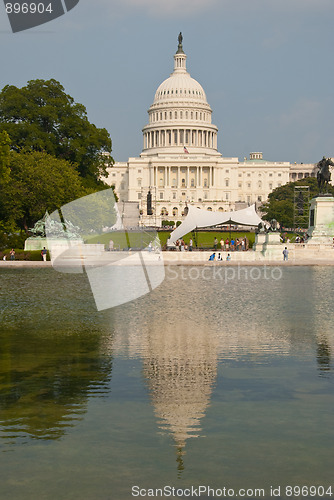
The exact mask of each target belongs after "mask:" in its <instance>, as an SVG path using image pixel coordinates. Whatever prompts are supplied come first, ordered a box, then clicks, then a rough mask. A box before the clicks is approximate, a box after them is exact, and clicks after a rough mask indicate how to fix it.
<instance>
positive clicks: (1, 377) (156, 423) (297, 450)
mask: <svg viewBox="0 0 334 500" xmlns="http://www.w3.org/2000/svg"><path fill="white" fill-rule="evenodd" d="M203 269H204V268H200V267H199V268H191V270H190V268H173V269H167V270H166V272H167V277H166V280H165V281H164V282H163V284H162V285H161V286H160V287H158V288H157V289H155V290H154V291H153V292H152V293H151V294H149V295H146V296H144V297H141V298H140V299H138V300H136V301H133V302H131V303H129V304H125V305H123V306H120V307H118V308H115V309H110V310H106V311H103V312H97V311H96V308H95V305H94V299H93V296H92V293H91V291H90V288H89V284H88V281H87V279H86V277H85V276H84V275H63V274H59V273H57V272H55V271H54V270H52V269H38V270H33V269H30V270H26V269H13V270H10V269H7V270H6V269H4V270H1V271H0V283H1V290H0V319H1V326H0V473H1V484H0V498H1V500H2V499H6V500H7V499H10V500H12V499H13V500H16V499H37V498H38V499H52V500H53V499H55V500H58V499H59V500H60V499H64V500H65V499H66V500H69V499H82V500H95V499H115V500H123V499H131V498H135V497H134V496H132V495H131V491H132V490H131V488H132V486H135V485H138V486H140V487H141V488H145V489H148V488H163V487H164V486H166V485H167V486H168V485H169V486H171V487H175V488H179V489H180V492H181V489H183V490H184V491H185V489H186V488H188V487H191V486H193V487H194V488H197V487H198V486H199V485H206V486H210V487H211V488H213V489H222V488H223V487H226V488H230V489H232V488H233V489H235V491H236V492H237V491H238V490H239V489H240V488H244V489H248V488H249V489H256V488H263V489H264V490H265V496H264V497H263V496H262V497H261V498H271V496H270V487H271V486H274V487H275V488H276V487H277V486H281V496H282V497H285V494H284V488H285V486H287V485H292V486H293V485H300V486H303V485H306V486H312V485H315V486H319V485H323V486H324V487H325V488H326V489H327V488H328V487H329V486H330V485H331V486H332V493H333V495H334V484H333V483H334V479H333V472H332V471H333V465H334V460H333V459H334V425H333V422H334V376H333V369H334V364H333V350H334V328H333V327H334V317H333V303H334V299H333V297H334V268H331V267H325V268H321V267H314V268H313V267H287V268H280V269H281V270H280V269H277V268H276V269H275V268H273V269H270V268H268V269H267V270H266V272H267V274H266V275H264V274H263V269H262V268H258V269H260V270H261V273H262V274H261V275H260V273H259V272H253V274H252V275H250V272H251V268H249V269H248V271H246V268H244V269H242V268H240V269H238V271H237V270H235V275H234V277H233V279H232V277H231V276H230V277H229V279H227V280H226V279H225V278H226V276H224V275H215V274H214V273H213V272H212V269H211V271H210V269H207V268H206V271H205V272H202V271H203ZM246 272H247V273H248V274H247V275H246ZM275 273H276V274H275ZM319 491H320V492H321V490H319ZM320 496H321V497H322V498H330V496H329V495H327V496H322V495H319V496H318V497H320ZM158 497H159V496H158V495H156V496H153V497H152V496H150V498H158ZM194 497H195V495H194ZM207 497H208V495H205V494H204V493H203V494H202V498H207ZM212 497H213V495H212V494H211V495H210V496H209V498H212ZM226 497H227V496H226ZM251 497H254V498H255V494H254V495H253V496H252V495H249V497H248V496H246V498H251ZM318 497H317V498H318ZM141 498H142V497H141ZM188 498H189V497H188ZM290 498H291V497H290ZM304 498H305V496H304ZM310 498H311V496H310ZM313 498H314V496H313Z"/></svg>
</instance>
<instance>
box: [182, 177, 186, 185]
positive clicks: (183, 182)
mask: <svg viewBox="0 0 334 500" xmlns="http://www.w3.org/2000/svg"><path fill="white" fill-rule="evenodd" d="M181 184H182V187H186V180H185V179H181Z"/></svg>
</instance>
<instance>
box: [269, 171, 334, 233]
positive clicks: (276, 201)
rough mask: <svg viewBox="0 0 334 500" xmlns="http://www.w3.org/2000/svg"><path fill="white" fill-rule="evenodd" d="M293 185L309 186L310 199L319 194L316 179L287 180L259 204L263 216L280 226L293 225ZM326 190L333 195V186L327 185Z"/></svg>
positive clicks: (290, 226) (294, 207)
mask: <svg viewBox="0 0 334 500" xmlns="http://www.w3.org/2000/svg"><path fill="white" fill-rule="evenodd" d="M295 186H296V187H298V186H309V187H310V191H309V193H310V200H311V198H313V197H314V196H317V195H318V194H319V189H318V184H317V179H316V178H314V177H307V178H306V179H301V180H299V181H296V182H289V183H287V184H284V186H281V187H278V188H276V189H274V191H272V192H271V193H270V194H269V196H268V202H267V203H264V204H263V205H262V206H261V212H262V213H263V218H264V219H266V220H268V221H270V220H271V219H276V220H277V221H278V222H279V223H280V225H281V226H284V227H287V228H292V227H293V226H294V210H295V209H296V206H295V203H294V201H295ZM328 192H329V193H330V194H333V195H334V187H333V186H332V185H329V186H328Z"/></svg>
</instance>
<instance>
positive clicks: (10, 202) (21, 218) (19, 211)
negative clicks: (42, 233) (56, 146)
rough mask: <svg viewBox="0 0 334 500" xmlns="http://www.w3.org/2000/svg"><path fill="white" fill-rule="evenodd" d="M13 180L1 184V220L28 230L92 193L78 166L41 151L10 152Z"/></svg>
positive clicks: (11, 178)
mask: <svg viewBox="0 0 334 500" xmlns="http://www.w3.org/2000/svg"><path fill="white" fill-rule="evenodd" d="M10 169H11V173H10V179H9V182H8V183H6V185H5V184H3V183H2V184H0V220H2V221H5V223H6V224H7V225H10V224H12V225H13V224H15V225H16V226H17V227H19V228H20V229H24V230H25V231H27V230H28V229H29V228H30V227H32V226H33V225H34V223H35V222H36V221H37V220H39V219H41V218H42V217H43V215H44V214H45V211H46V210H48V212H52V211H54V210H56V209H57V208H60V207H61V206H62V205H64V204H65V203H68V202H70V201H72V200H75V199H77V198H80V197H82V196H85V195H87V194H90V193H91V192H92V190H89V189H87V188H86V187H84V186H83V185H82V179H81V177H80V176H79V174H78V172H77V170H76V169H75V166H74V165H73V164H71V163H69V162H68V161H66V160H61V159H58V158H54V157H53V156H51V155H49V154H47V153H45V152H39V151H33V152H30V153H15V152H12V153H11V160H10Z"/></svg>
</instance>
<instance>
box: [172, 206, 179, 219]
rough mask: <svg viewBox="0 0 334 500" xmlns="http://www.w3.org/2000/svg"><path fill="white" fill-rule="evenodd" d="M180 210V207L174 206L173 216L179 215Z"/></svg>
mask: <svg viewBox="0 0 334 500" xmlns="http://www.w3.org/2000/svg"><path fill="white" fill-rule="evenodd" d="M178 212H179V210H178V208H177V207H173V217H177V215H178Z"/></svg>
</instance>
